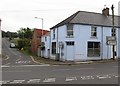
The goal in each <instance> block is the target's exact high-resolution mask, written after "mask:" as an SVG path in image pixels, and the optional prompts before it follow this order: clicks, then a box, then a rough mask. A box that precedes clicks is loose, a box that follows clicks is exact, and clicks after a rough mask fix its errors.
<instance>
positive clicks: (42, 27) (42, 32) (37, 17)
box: [35, 17, 43, 35]
mask: <svg viewBox="0 0 120 86" xmlns="http://www.w3.org/2000/svg"><path fill="white" fill-rule="evenodd" d="M35 18H36V19H41V20H42V35H43V18H39V17H35Z"/></svg>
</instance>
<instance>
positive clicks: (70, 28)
mask: <svg viewBox="0 0 120 86" xmlns="http://www.w3.org/2000/svg"><path fill="white" fill-rule="evenodd" d="M67 36H73V24H67Z"/></svg>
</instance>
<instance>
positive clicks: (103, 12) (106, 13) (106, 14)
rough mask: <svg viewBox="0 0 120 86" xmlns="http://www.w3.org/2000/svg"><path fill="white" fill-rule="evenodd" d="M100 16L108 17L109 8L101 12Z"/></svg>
mask: <svg viewBox="0 0 120 86" xmlns="http://www.w3.org/2000/svg"><path fill="white" fill-rule="evenodd" d="M102 14H103V15H105V16H109V8H108V7H106V8H104V9H103V10H102Z"/></svg>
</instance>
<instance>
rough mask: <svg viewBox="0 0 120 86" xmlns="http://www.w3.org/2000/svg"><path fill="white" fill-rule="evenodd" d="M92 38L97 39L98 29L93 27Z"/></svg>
mask: <svg viewBox="0 0 120 86" xmlns="http://www.w3.org/2000/svg"><path fill="white" fill-rule="evenodd" d="M91 37H97V27H95V26H92V27H91Z"/></svg>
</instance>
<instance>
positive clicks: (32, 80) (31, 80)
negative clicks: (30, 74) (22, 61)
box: [27, 79, 41, 83]
mask: <svg viewBox="0 0 120 86" xmlns="http://www.w3.org/2000/svg"><path fill="white" fill-rule="evenodd" d="M40 80H41V79H30V80H29V81H27V83H39V82H40Z"/></svg>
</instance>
